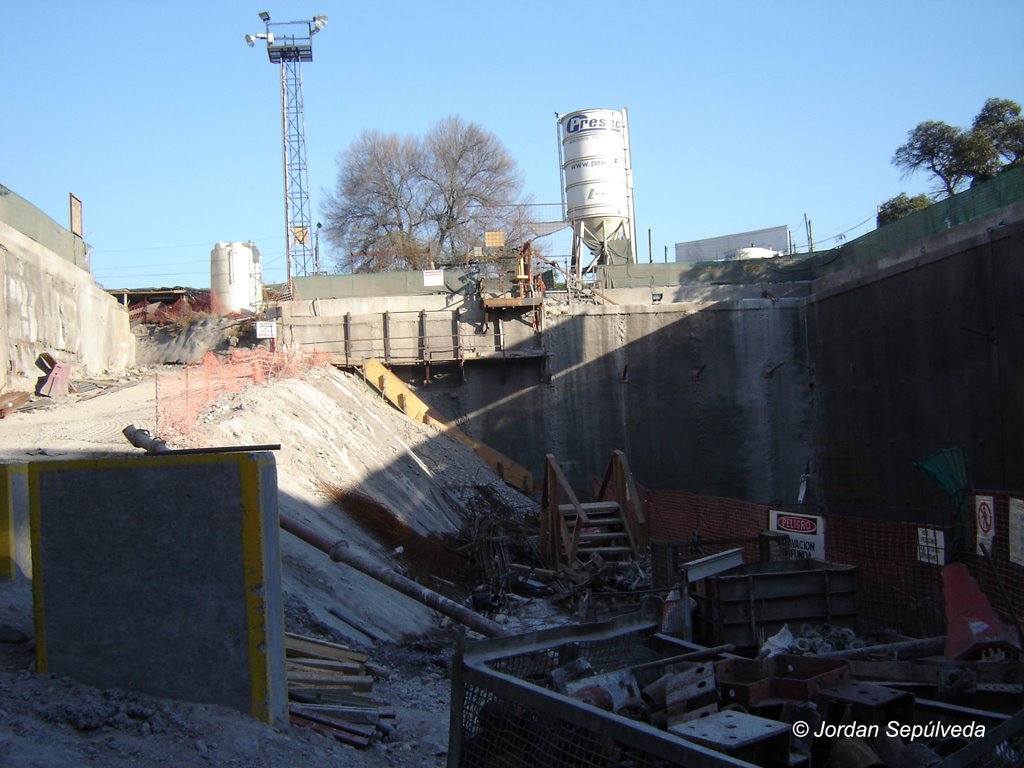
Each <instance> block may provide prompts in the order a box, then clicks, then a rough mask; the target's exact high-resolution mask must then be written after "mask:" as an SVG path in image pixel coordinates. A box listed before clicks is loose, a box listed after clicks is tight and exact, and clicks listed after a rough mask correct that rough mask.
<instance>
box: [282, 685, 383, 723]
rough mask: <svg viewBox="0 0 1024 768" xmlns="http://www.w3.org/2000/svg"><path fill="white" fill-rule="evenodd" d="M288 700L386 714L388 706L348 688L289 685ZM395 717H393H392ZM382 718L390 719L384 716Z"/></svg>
mask: <svg viewBox="0 0 1024 768" xmlns="http://www.w3.org/2000/svg"><path fill="white" fill-rule="evenodd" d="M288 698H289V699H293V700H295V701H302V702H304V703H307V704H342V705H346V706H352V707H371V706H372V707H377V708H378V709H382V710H384V711H385V712H386V711H388V710H387V705H386V704H384V703H383V702H380V701H377V700H376V699H371V698H370V695H369V694H367V693H357V692H355V691H353V690H352V689H351V688H349V687H348V686H336V685H289V686H288ZM391 716H392V717H393V715H391ZM381 717H388V715H386V714H382V715H381Z"/></svg>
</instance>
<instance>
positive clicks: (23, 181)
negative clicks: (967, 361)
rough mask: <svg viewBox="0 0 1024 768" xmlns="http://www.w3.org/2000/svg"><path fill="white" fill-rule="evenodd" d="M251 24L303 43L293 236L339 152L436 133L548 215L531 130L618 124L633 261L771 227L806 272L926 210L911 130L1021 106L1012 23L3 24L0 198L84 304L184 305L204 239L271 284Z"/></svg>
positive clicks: (446, 16) (173, 19) (109, 1)
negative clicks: (303, 158) (27, 222)
mask: <svg viewBox="0 0 1024 768" xmlns="http://www.w3.org/2000/svg"><path fill="white" fill-rule="evenodd" d="M261 10H267V11H269V12H270V14H271V16H272V17H273V19H274V20H275V21H286V20H291V19H305V18H311V17H312V16H313V15H314V14H317V13H323V14H326V15H327V16H328V18H329V24H328V26H327V28H326V29H325V30H324V31H323V32H322V33H321V34H319V35H318V36H317V37H316V38H314V61H313V62H311V63H309V64H306V65H304V66H303V70H302V74H303V84H304V98H305V112H306V137H307V146H308V162H309V177H310V179H309V189H310V194H311V202H312V208H313V217H314V220H316V219H318V218H321V213H320V211H321V205H322V202H323V199H324V195H323V190H326V189H330V188H333V186H334V182H335V178H336V174H337V156H338V154H339V153H340V152H341V151H342V150H344V149H345V148H346V147H348V146H349V145H350V144H351V143H352V142H353V141H354V140H355V139H356V137H358V135H359V134H360V133H361V132H362V131H363V130H366V129H379V130H381V131H385V132H393V133H397V134H400V135H406V134H422V133H424V132H425V131H426V130H427V129H428V128H429V127H430V126H431V125H432V124H433V123H434V122H436V121H437V120H439V119H441V118H443V117H446V116H449V115H459V116H461V117H462V118H463V119H464V120H466V121H472V122H476V123H478V124H480V125H481V126H483V127H484V128H486V129H488V130H489V131H491V132H492V133H494V134H495V135H496V136H497V137H498V138H499V139H500V140H501V141H502V142H503V143H504V144H505V146H506V148H507V149H508V150H509V153H510V154H511V155H512V157H513V158H515V159H516V161H517V162H518V163H519V165H520V169H521V170H522V172H523V176H524V178H525V181H526V190H525V191H526V192H527V193H528V194H530V195H532V197H533V200H534V201H535V202H540V203H545V202H552V203H557V202H558V201H559V200H560V198H561V193H560V179H559V168H558V146H557V138H556V128H555V120H554V114H555V113H556V112H563V113H564V112H570V111H574V110H578V109H584V108H595V107H602V108H612V109H618V108H621V107H626V108H627V109H628V110H629V120H630V131H631V138H632V159H633V179H634V194H635V208H636V218H637V222H636V223H637V232H638V239H639V240H640V244H639V245H640V247H639V251H640V253H639V257H640V260H641V261H647V259H648V250H647V232H648V229H650V231H651V242H652V244H653V257H654V260H655V261H661V260H663V258H664V256H663V254H664V247H665V246H668V248H669V258H670V259H671V258H673V257H672V246H673V244H674V243H676V242H681V241H686V240H694V239H698V238H703V237H712V236H716V235H722V234H727V233H731V232H738V231H743V230H748V229H758V228H762V227H768V226H775V225H781V224H785V225H788V226H789V227H790V228H791V229H792V230H793V234H794V237H795V239H796V241H797V244H798V245H805V244H806V236H805V233H804V225H803V218H804V215H805V214H806V215H807V216H808V217H810V219H811V220H812V222H813V228H814V236H815V242H816V245H818V246H819V247H828V246H831V245H834V244H835V240H834V238H835V236H836V235H839V234H840V233H845V234H846V236H847V237H850V238H853V237H856V236H857V235H859V234H863V233H864V232H866V231H868V230H869V229H871V228H873V225H874V224H873V217H874V212H875V206H876V205H878V204H879V203H881V202H883V201H885V200H887V199H889V198H890V197H892V196H894V195H896V194H898V193H899V192H902V191H906V192H908V193H909V194H916V193H918V192H923V191H927V190H928V189H929V180H928V179H927V178H926V177H924V176H915V177H911V178H909V179H906V180H903V179H901V177H900V172H899V171H898V170H897V169H895V168H893V167H892V165H891V163H890V159H891V158H892V154H893V151H894V150H895V149H896V147H897V146H899V145H900V144H901V143H903V142H904V141H905V139H906V135H907V132H908V131H909V130H910V129H911V128H913V127H914V126H915V125H916V124H917V123H919V122H922V121H924V120H943V121H945V122H948V123H951V124H953V125H958V126H967V125H969V124H970V121H971V119H972V118H973V117H974V115H975V114H976V113H977V112H978V110H979V109H980V108H981V106H982V104H983V103H984V101H985V99H986V98H988V97H992V96H997V97H1001V98H1008V99H1013V100H1015V101H1017V102H1019V103H1021V102H1024V78H1022V75H1024V49H1022V47H1021V46H1020V45H1018V44H1017V43H1016V38H1015V37H1014V35H1015V34H1016V32H1014V31H1015V30H1016V31H1019V30H1020V29H1022V28H1024V3H1022V2H1020V0H1006V1H1005V2H996V1H995V0H976V1H975V2H973V3H970V4H968V3H965V2H962V0H961V1H959V2H951V1H948V0H930V1H929V2H924V1H923V0H922V1H920V2H908V1H906V0H890V1H889V2H873V1H871V0H869V1H867V2H856V3H852V2H851V3H836V2H821V1H820V0H818V1H817V2H785V1H780V2H772V3H767V2H763V1H762V2H752V1H751V2H747V1H746V0H736V1H734V2H725V1H722V2H701V3H694V2H687V1H685V0H678V1H676V2H669V1H664V2H662V1H661V0H646V1H645V0H635V2H621V1H620V2H604V1H603V0H590V1H589V2H574V3H551V2H549V0H523V1H522V2H505V3H488V2H479V0H478V1H477V2H462V1H461V0H452V1H450V2H446V1H445V0H439V1H438V2H432V3H427V2H413V0H396V1H394V2H373V3H370V2H362V3H358V2H345V3H342V2H336V1H335V0H309V1H308V2H306V0H303V1H302V2H296V1H295V0H277V2H276V3H275V2H270V3H266V4H263V5H261V4H260V2H256V1H255V0H254V1H253V2H248V1H247V2H238V1H237V0H230V1H226V0H224V1H214V2H209V1H207V2H202V3H200V2H193V0H179V1H178V2H175V3H165V2H152V3H143V2H127V0H122V1H120V2H117V1H115V0H6V2H5V3H4V4H3V8H2V13H0V21H2V25H3V29H4V59H5V61H6V67H5V69H6V77H5V78H4V97H5V104H6V109H5V110H4V112H5V115H4V119H3V120H2V121H0V145H2V147H3V160H2V163H0V183H2V184H4V185H6V186H7V187H9V188H11V189H12V190H13V191H14V192H16V193H17V194H19V195H20V196H22V197H24V198H26V199H27V200H28V201H29V202H31V203H33V204H34V205H36V206H37V207H38V208H40V209H42V210H43V211H44V212H45V213H47V214H48V215H49V216H51V217H52V218H54V219H55V220H56V221H58V222H59V223H61V224H62V225H65V226H66V225H67V219H68V214H67V207H68V202H67V199H68V193H69V192H72V193H74V194H75V195H76V196H78V197H79V198H80V199H81V200H82V201H83V206H84V222H85V240H86V242H88V243H89V244H90V245H91V246H92V249H93V250H92V256H91V258H92V268H93V273H94V275H95V276H96V279H97V280H98V281H99V282H100V283H101V284H102V285H103V286H105V287H107V288H121V287H150V286H171V285H188V286H192V287H208V286H209V283H210V274H209V262H210V250H211V248H212V247H213V245H214V244H215V243H216V242H217V241H219V240H226V241H232V240H243V241H244V240H253V241H255V242H256V244H257V245H258V246H259V248H260V250H261V252H262V254H263V258H264V267H265V272H266V279H267V282H275V281H281V280H283V278H284V274H285V256H284V253H285V240H284V198H283V179H282V157H281V154H282V153H281V108H280V70H279V68H278V67H277V66H275V65H272V64H270V63H269V62H268V61H267V56H266V49H265V47H262V44H260V43H258V44H257V46H256V48H254V49H251V48H248V47H247V46H246V45H245V42H244V39H243V38H244V35H245V34H246V33H247V32H259V31H262V29H263V26H262V22H260V20H259V18H258V17H257V13H258V12H259V11H261ZM324 245H326V244H324ZM323 260H324V262H325V263H329V262H330V261H331V254H330V253H328V252H326V248H325V252H324V258H323Z"/></svg>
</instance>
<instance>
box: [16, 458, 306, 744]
mask: <svg viewBox="0 0 1024 768" xmlns="http://www.w3.org/2000/svg"><path fill="white" fill-rule="evenodd" d="M28 477H29V498H30V514H31V530H32V580H33V581H32V590H33V598H34V611H35V627H36V668H37V671H39V672H41V673H45V672H51V673H54V674H57V675H66V676H68V677H73V678H75V679H77V680H80V681H82V682H84V683H87V684H89V685H94V686H96V687H98V688H120V689H124V690H133V691H140V692H143V693H148V694H151V695H154V696H161V697H165V698H175V699H182V700H186V701H194V702H200V703H211V704H220V705H223V706H229V707H233V708H235V709H239V710H241V711H243V712H247V713H249V714H252V715H253V716H255V717H257V718H259V719H260V720H263V721H264V722H267V723H271V724H274V723H284V722H287V718H288V710H287V691H286V689H285V662H284V614H283V607H282V600H281V558H280V549H279V537H278V509H277V468H276V464H275V462H274V456H273V454H271V453H267V452H254V453H243V452H239V453H211V454H202V453H193V454H163V455H152V456H151V455H145V456H141V455H140V456H124V457H115V458H88V459H74V460H70V461H48V462H39V463H32V464H30V465H29V468H28Z"/></svg>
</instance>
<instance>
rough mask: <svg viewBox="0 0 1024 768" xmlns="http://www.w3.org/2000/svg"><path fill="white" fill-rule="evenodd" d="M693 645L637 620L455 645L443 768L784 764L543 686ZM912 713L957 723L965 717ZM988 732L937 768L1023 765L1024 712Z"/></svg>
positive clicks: (773, 753)
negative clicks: (563, 672)
mask: <svg viewBox="0 0 1024 768" xmlns="http://www.w3.org/2000/svg"><path fill="white" fill-rule="evenodd" d="M697 647H698V646H694V645H692V644H689V643H684V642H682V641H678V640H675V639H673V638H670V637H667V636H665V635H661V634H659V632H658V624H657V623H656V622H653V621H643V620H641V619H640V617H638V616H635V615H634V616H625V617H621V618H619V619H616V620H613V621H609V622H605V623H601V624H582V625H575V626H568V627H562V628H558V629H551V630H545V631H542V632H536V633H531V634H529V635H521V636H518V637H502V638H493V639H487V640H481V641H477V642H472V643H468V642H466V641H464V640H460V643H459V648H458V650H457V652H456V655H455V659H454V663H453V666H452V696H451V713H450V723H449V742H448V762H447V765H448V768H669V766H682V767H683V768H726V767H731V768H753V767H754V766H755V765H759V766H762V768H763V766H774V765H777V764H779V761H789V760H790V757H791V753H790V750H788V749H784V748H782V747H780V746H779V744H780V742H779V741H777V740H774V741H772V742H771V749H770V750H761V751H757V752H754V753H753V755H754V757H752V758H750V755H751V754H752V753H751V752H750V751H749V750H748V751H746V752H742V753H741V752H736V753H733V754H727V753H723V752H722V751H719V750H715V749H712V748H710V747H708V746H705V743H702V742H701V739H700V738H699V736H700V734H697V735H696V736H695V738H694V739H692V740H691V739H684V738H681V737H680V736H677V735H675V734H673V733H670V732H667V731H663V730H659V729H658V728H655V727H654V726H652V725H649V724H647V723H646V722H641V721H637V720H634V719H630V718H628V717H624V716H621V715H616V714H612V713H611V712H607V711H605V710H603V709H600V708H598V707H596V706H593V705H591V704H588V703H584V702H583V701H580V700H578V699H574V698H571V697H569V696H566V695H563V694H560V693H558V692H556V691H555V690H552V689H551V688H550V687H549V686H550V685H551V681H552V674H551V673H552V671H554V670H556V669H559V668H564V666H565V665H566V662H567V661H569V660H572V659H578V658H580V657H585V658H586V659H587V660H588V662H589V663H590V665H591V666H592V667H593V671H594V672H595V673H598V674H601V673H606V672H611V671H614V670H618V669H622V668H623V667H629V666H631V665H637V664H641V665H642V664H644V662H647V661H650V660H652V659H659V658H662V659H663V658H667V657H670V656H675V655H677V654H679V653H682V652H685V651H687V650H691V649H694V648H697ZM954 709H955V708H954ZM720 714H721V716H723V717H724V716H727V715H730V714H732V713H730V712H727V711H723V712H721V713H720ZM968 714H970V713H969V712H968ZM977 714H981V713H977ZM917 716H918V717H924V718H926V719H928V720H931V719H933V718H939V719H945V717H947V716H949V717H955V718H962V717H963V716H964V711H963V710H961V711H959V712H946V713H945V714H944V715H943V714H938V715H937V714H935V713H934V712H930V713H929V712H924V711H922V712H920V713H918V715H917ZM971 717H975V719H976V715H971ZM694 722H696V723H706V722H710V720H698V721H694ZM775 725H778V723H776V724H775ZM990 726H991V727H989V729H988V732H987V733H986V734H985V736H984V737H982V738H978V739H975V740H972V741H971V742H970V743H969V744H967V745H966V746H964V747H962V748H961V749H959V750H958V751H956V752H953V753H952V754H951V755H948V756H947V757H946V758H945V759H944V760H943V762H942V763H941V764H940V768H1019V766H1021V765H1024V712H1020V713H1018V714H1016V715H1014V716H1013V717H1010V718H1006V719H1005V720H1004V721H1002V722H999V723H998V724H995V725H992V724H991V723H990ZM708 730H709V731H710V730H711V728H710V727H709V728H708ZM777 730H778V729H777ZM711 735H713V734H711ZM782 736H784V737H786V738H788V736H789V727H788V726H787V727H786V728H785V732H784V733H780V734H776V737H782ZM737 754H741V755H743V758H741V757H737V756H736V755H737ZM793 757H794V758H795V757H796V756H795V755H793ZM746 758H750V759H749V760H748V759H746ZM751 760H756V762H752V761H751ZM790 764H793V763H790ZM796 764H802V765H807V763H800V762H797V763H796Z"/></svg>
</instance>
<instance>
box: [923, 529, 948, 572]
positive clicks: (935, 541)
mask: <svg viewBox="0 0 1024 768" xmlns="http://www.w3.org/2000/svg"><path fill="white" fill-rule="evenodd" d="M917 559H918V560H920V561H921V562H922V563H935V565H945V564H946V534H944V533H943V532H942V531H936V530H935V529H933V528H918V529H917Z"/></svg>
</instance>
